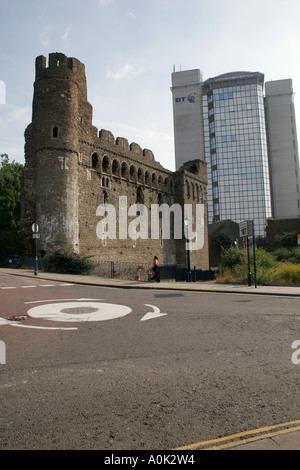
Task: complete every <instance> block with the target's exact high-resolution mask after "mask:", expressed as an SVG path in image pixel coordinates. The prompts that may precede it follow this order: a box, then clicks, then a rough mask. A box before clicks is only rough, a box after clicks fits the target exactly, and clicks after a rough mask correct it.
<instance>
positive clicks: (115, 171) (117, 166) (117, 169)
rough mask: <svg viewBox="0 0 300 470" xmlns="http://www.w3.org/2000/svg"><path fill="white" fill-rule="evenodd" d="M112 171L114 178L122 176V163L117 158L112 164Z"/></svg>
mask: <svg viewBox="0 0 300 470" xmlns="http://www.w3.org/2000/svg"><path fill="white" fill-rule="evenodd" d="M111 171H112V174H113V175H114V176H118V177H119V176H120V163H119V161H118V160H117V159H116V158H115V159H114V160H113V162H112V167H111Z"/></svg>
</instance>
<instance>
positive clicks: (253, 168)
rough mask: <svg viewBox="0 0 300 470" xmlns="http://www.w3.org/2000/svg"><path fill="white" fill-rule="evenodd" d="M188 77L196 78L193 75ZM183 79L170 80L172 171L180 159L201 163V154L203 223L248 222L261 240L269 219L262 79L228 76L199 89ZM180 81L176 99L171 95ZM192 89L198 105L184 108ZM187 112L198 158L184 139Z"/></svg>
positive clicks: (241, 74)
mask: <svg viewBox="0 0 300 470" xmlns="http://www.w3.org/2000/svg"><path fill="white" fill-rule="evenodd" d="M191 72H193V75H194V76H196V73H195V71H191ZM186 73H187V72H174V73H173V74H172V92H173V107H174V133H175V159H176V165H177V164H178V165H181V162H182V161H184V160H185V159H190V158H202V159H203V154H204V158H205V160H206V162H207V172H208V188H207V203H208V222H209V223H214V222H219V221H223V220H227V219H231V220H233V221H235V222H238V223H239V222H242V221H244V220H253V221H254V226H255V233H256V235H261V236H264V235H265V226H266V219H267V218H268V217H270V216H271V215H272V212H271V192H270V178H269V163H268V150H267V136H266V123H265V110H264V76H263V75H262V74H261V73H252V72H235V73H228V74H225V75H220V76H217V77H215V78H211V79H208V80H206V81H205V82H202V83H198V88H196V85H197V84H196V83H195V84H194V83H188V84H187V85H186V86H185V87H184V85H183V83H184V78H185V76H184V75H182V74H186ZM198 76H199V77H200V78H201V76H200V74H199V75H198ZM200 78H199V82H200ZM180 80H182V82H181V90H180V91H181V95H182V96H180V97H179V96H178V95H177V94H176V91H177V90H178V88H177V86H178V83H180ZM191 82H192V81H191ZM195 89H196V90H197V93H198V94H199V95H200V97H201V100H202V103H201V102H200V100H199V102H196V100H195V102H191V103H190V102H189V99H188V96H190V95H192V93H193V92H194V90H195ZM198 90H201V91H200V93H199V91H198ZM178 98H180V100H178ZM195 105H196V106H197V108H196V106H195ZM191 112H193V113H194V114H197V113H198V116H197V122H200V124H199V127H198V132H199V139H198V142H200V143H199V147H198V153H197V149H196V148H195V145H193V146H192V147H190V145H189V141H188V140H187V138H186V137H187V136H188V133H187V131H186V130H185V127H186V126H185V123H189V122H190V119H191ZM178 129H179V131H178ZM194 134H196V131H194ZM202 136H203V137H202ZM195 142H196V140H195V139H194V140H193V143H195ZM196 154H197V155H196Z"/></svg>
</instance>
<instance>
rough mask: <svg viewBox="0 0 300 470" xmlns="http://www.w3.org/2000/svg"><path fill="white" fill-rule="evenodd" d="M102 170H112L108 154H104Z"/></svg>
mask: <svg viewBox="0 0 300 470" xmlns="http://www.w3.org/2000/svg"><path fill="white" fill-rule="evenodd" d="M102 171H103V172H104V173H109V172H110V161H109V158H108V157H107V155H104V157H103V160H102Z"/></svg>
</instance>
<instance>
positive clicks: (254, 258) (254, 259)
mask: <svg viewBox="0 0 300 470" xmlns="http://www.w3.org/2000/svg"><path fill="white" fill-rule="evenodd" d="M253 262H254V280H255V289H256V288H257V278H256V252H255V232H254V221H253Z"/></svg>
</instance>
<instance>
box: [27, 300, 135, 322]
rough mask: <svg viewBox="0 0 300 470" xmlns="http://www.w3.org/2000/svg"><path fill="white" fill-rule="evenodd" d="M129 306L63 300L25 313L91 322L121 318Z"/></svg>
mask: <svg viewBox="0 0 300 470" xmlns="http://www.w3.org/2000/svg"><path fill="white" fill-rule="evenodd" d="M131 312H132V310H131V308H130V307H126V306H125V305H117V304H106V303H100V302H87V301H85V302H78V301H75V302H74V301H73V302H64V303H57V304H46V305H39V306H36V307H33V308H31V309H30V310H29V311H28V312H27V313H28V315H29V316H30V317H31V318H39V319H43V320H49V321H61V322H91V321H105V320H113V319H115V318H121V317H124V316H125V315H128V314H129V313H131Z"/></svg>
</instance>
